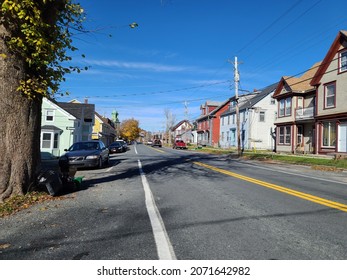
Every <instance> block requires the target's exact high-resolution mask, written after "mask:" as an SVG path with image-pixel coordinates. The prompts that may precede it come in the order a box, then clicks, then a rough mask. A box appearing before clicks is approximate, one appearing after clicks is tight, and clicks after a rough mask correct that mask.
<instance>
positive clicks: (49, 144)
mask: <svg viewBox="0 0 347 280" xmlns="http://www.w3.org/2000/svg"><path fill="white" fill-rule="evenodd" d="M52 136H53V137H52ZM58 143H59V133H52V132H43V133H42V143H41V148H43V149H52V148H53V149H57V148H58Z"/></svg>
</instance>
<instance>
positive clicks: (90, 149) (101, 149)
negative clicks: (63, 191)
mask: <svg viewBox="0 0 347 280" xmlns="http://www.w3.org/2000/svg"><path fill="white" fill-rule="evenodd" d="M65 151H66V153H65V154H64V155H62V156H61V157H60V158H59V166H60V167H61V168H62V167H68V168H70V169H71V168H76V169H78V168H85V167H98V168H101V167H102V166H103V165H104V164H108V162H109V158H110V155H109V150H108V148H106V147H105V144H104V143H103V142H102V141H83V142H76V143H74V144H73V145H72V146H71V147H70V148H69V149H65Z"/></svg>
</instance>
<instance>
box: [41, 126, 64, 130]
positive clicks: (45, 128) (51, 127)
mask: <svg viewBox="0 0 347 280" xmlns="http://www.w3.org/2000/svg"><path fill="white" fill-rule="evenodd" d="M41 130H54V131H62V129H61V128H59V127H56V126H55V125H43V126H41Z"/></svg>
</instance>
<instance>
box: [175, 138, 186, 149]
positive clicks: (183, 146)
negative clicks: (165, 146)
mask: <svg viewBox="0 0 347 280" xmlns="http://www.w3.org/2000/svg"><path fill="white" fill-rule="evenodd" d="M172 148H173V149H187V144H186V143H185V142H184V141H183V140H176V141H175V143H174V144H173V147H172Z"/></svg>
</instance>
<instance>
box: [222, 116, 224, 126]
mask: <svg viewBox="0 0 347 280" xmlns="http://www.w3.org/2000/svg"><path fill="white" fill-rule="evenodd" d="M222 125H224V117H222Z"/></svg>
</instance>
